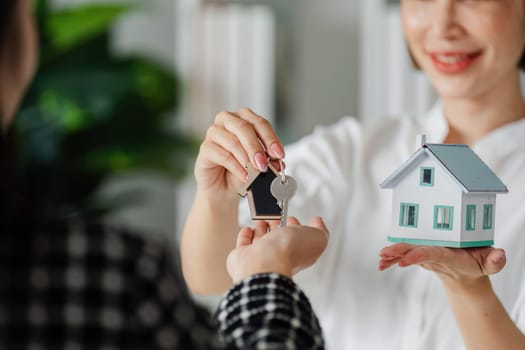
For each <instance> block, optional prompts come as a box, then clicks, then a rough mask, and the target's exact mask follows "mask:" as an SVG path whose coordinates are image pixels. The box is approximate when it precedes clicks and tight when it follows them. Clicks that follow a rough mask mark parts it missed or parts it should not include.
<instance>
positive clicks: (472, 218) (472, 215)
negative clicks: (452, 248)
mask: <svg viewBox="0 0 525 350" xmlns="http://www.w3.org/2000/svg"><path fill="white" fill-rule="evenodd" d="M465 229H466V230H467V231H474V230H475V229H476V206H475V205H474V204H469V205H467V217H466V223H465Z"/></svg>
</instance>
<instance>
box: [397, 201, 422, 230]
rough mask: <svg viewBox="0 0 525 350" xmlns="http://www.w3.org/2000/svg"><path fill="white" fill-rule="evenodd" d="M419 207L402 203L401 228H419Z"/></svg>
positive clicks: (400, 213) (400, 212)
mask: <svg viewBox="0 0 525 350" xmlns="http://www.w3.org/2000/svg"><path fill="white" fill-rule="evenodd" d="M417 211H418V205H417V204H413V203H401V208H400V210H399V226H408V227H417Z"/></svg>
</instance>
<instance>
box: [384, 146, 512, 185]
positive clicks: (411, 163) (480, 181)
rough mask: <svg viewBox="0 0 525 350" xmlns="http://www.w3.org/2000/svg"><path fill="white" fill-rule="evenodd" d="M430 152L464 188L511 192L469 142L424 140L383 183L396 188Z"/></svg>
mask: <svg viewBox="0 0 525 350" xmlns="http://www.w3.org/2000/svg"><path fill="white" fill-rule="evenodd" d="M426 155H428V156H430V157H433V158H434V159H435V160H437V161H438V162H439V163H440V164H441V165H442V166H443V167H444V168H445V169H446V170H447V171H448V173H449V174H450V175H451V176H452V177H453V178H454V179H455V180H456V181H457V183H458V184H459V186H460V187H461V188H462V189H463V191H464V192H490V193H507V192H508V190H507V186H505V184H503V182H501V180H500V179H499V178H498V177H497V176H496V174H494V172H493V171H492V170H491V169H490V168H489V167H488V166H487V165H486V164H485V163H484V162H483V161H482V160H481V158H479V157H478V155H477V154H476V153H474V152H473V151H472V150H471V149H470V147H468V146H467V145H447V144H429V143H426V144H424V145H423V146H422V147H421V148H420V149H419V150H418V151H417V152H416V153H414V154H413V155H412V156H411V157H410V158H409V159H408V160H407V161H406V162H405V163H404V164H403V165H401V166H400V167H399V168H398V169H397V170H396V171H394V173H392V175H390V176H389V177H388V178H387V179H386V180H385V181H383V183H382V184H381V188H392V187H393V186H394V185H395V184H396V183H397V181H398V179H399V178H400V177H401V176H404V175H405V174H406V173H407V172H408V171H410V170H411V169H412V168H413V167H415V166H416V165H417V163H418V161H419V160H421V159H422V158H423V157H425V156H426Z"/></svg>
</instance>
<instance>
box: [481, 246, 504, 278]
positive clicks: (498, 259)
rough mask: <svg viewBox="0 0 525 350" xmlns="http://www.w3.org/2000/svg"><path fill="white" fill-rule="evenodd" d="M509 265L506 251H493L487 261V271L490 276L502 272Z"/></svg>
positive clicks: (499, 249)
mask: <svg viewBox="0 0 525 350" xmlns="http://www.w3.org/2000/svg"><path fill="white" fill-rule="evenodd" d="M506 263H507V257H506V255H505V251H504V250H503V249H501V248H498V249H494V250H493V251H491V252H490V253H489V254H488V256H487V259H485V271H486V273H487V274H488V275H492V274H495V273H498V272H500V271H501V270H502V269H503V268H504V267H505V264H506Z"/></svg>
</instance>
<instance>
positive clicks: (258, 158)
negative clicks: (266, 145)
mask: <svg viewBox="0 0 525 350" xmlns="http://www.w3.org/2000/svg"><path fill="white" fill-rule="evenodd" d="M254 158H255V164H257V168H259V170H260V171H263V172H266V171H267V170H268V164H267V163H266V155H264V154H263V153H262V152H257V153H255V157H254Z"/></svg>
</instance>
